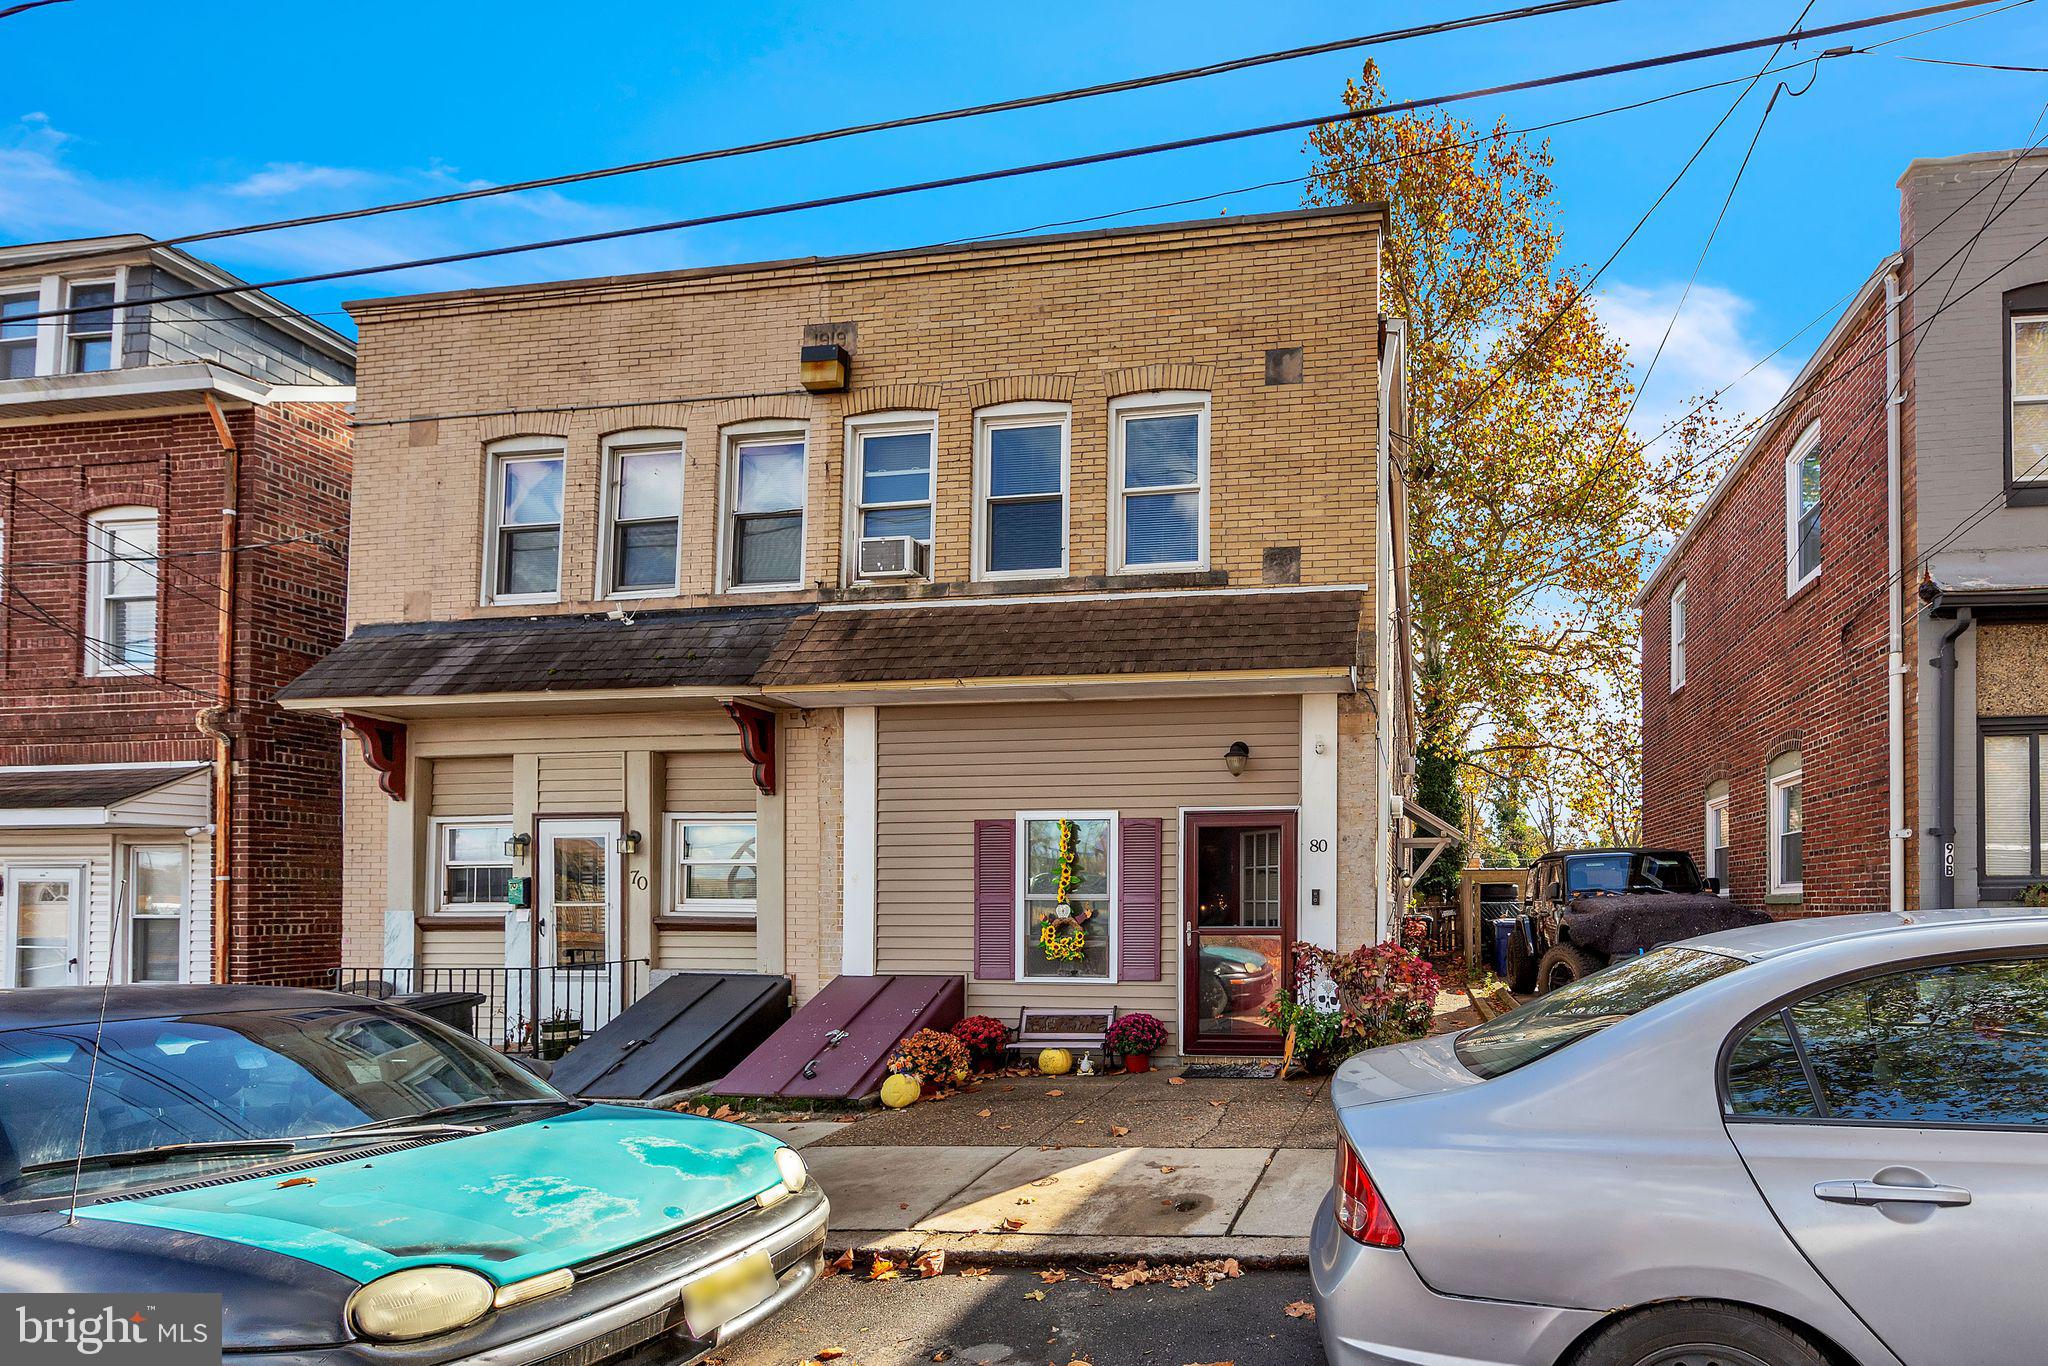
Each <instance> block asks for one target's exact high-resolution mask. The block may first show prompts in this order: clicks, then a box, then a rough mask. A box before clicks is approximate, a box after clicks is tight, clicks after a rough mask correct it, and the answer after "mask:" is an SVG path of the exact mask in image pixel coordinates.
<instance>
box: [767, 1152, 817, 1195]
mask: <svg viewBox="0 0 2048 1366" xmlns="http://www.w3.org/2000/svg"><path fill="white" fill-rule="evenodd" d="M775 1170H776V1171H778V1172H780V1173H781V1174H782V1184H783V1186H784V1188H785V1189H787V1190H788V1191H789V1193H790V1194H791V1195H795V1194H796V1193H797V1192H798V1191H800V1190H802V1189H803V1188H804V1182H805V1181H807V1180H809V1179H810V1177H809V1174H808V1173H807V1172H805V1171H804V1160H803V1159H802V1158H801V1157H798V1156H797V1155H796V1149H794V1148H777V1149H776V1150H775Z"/></svg>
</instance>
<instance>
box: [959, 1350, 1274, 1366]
mask: <svg viewBox="0 0 2048 1366" xmlns="http://www.w3.org/2000/svg"><path fill="white" fill-rule="evenodd" d="M952 1359H953V1354H952V1353H951V1352H949V1351H947V1350H946V1349H945V1348H943V1347H941V1348H939V1350H938V1351H936V1352H933V1353H932V1360H933V1361H951V1360H952ZM1231 1366H1236V1363H1235V1362H1233V1363H1232V1364H1231Z"/></svg>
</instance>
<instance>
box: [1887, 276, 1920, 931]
mask: <svg viewBox="0 0 2048 1366" xmlns="http://www.w3.org/2000/svg"><path fill="white" fill-rule="evenodd" d="M1899 305H1900V299H1899V267H1898V266H1896V265H1894V266H1893V267H1892V268H1891V269H1890V270H1888V271H1886V272H1885V277H1884V357H1885V361H1884V366H1885V391H1886V392H1885V414H1884V418H1885V421H1884V468H1885V481H1884V483H1885V542H1886V566H1885V567H1886V569H1887V570H1888V571H1889V573H1890V575H1891V577H1890V579H1889V580H1887V582H1888V583H1889V584H1890V585H1891V586H1890V587H1889V588H1888V589H1887V590H1886V592H1885V600H1886V601H1885V616H1886V618H1887V620H1886V623H1885V657H1884V670H1885V718H1884V719H1885V753H1886V781H1885V791H1886V801H1885V848H1886V849H1887V851H1888V852H1889V855H1890V868H1889V872H1890V875H1891V876H1890V882H1891V887H1890V892H1891V897H1890V903H1889V904H1890V907H1891V909H1892V911H1893V912H1895V913H1896V912H1902V911H1904V910H1905V909H1906V865H1907V856H1908V852H1909V850H1908V848H1907V844H1906V841H1907V840H1909V839H1911V838H1912V833H1913V832H1912V827H1911V826H1910V825H1908V824H1907V819H1906V655H1905V615H1906V585H1905V574H1904V573H1903V572H1901V564H1902V561H1903V557H1904V529H1903V527H1902V526H1901V515H1902V514H1901V507H1900V505H1901V501H1902V497H1901V492H1900V488H1899V481H1900V478H1901V466H1902V459H1901V454H1900V444H1901V443H1900V419H1901V413H1902V409H1903V407H1904V405H1905V401H1906V395H1905V389H1904V386H1903V385H1902V384H1901V383H1900V379H1901V374H1900V371H1901V364H1900V356H1899Z"/></svg>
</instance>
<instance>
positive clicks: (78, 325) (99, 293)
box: [64, 280, 118, 375]
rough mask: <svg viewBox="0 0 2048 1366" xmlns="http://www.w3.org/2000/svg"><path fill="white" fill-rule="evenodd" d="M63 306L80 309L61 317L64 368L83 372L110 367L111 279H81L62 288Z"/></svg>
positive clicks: (111, 340) (111, 328) (115, 361)
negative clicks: (63, 317) (65, 289)
mask: <svg viewBox="0 0 2048 1366" xmlns="http://www.w3.org/2000/svg"><path fill="white" fill-rule="evenodd" d="M64 297H65V307H66V308H72V309H83V310H85V311H84V312H81V313H71V314H69V315H68V316H67V317H66V318H65V320H64V369H65V372H66V373H68V374H73V375H83V374H88V373H91V372H92V371H95V370H111V369H113V368H114V366H115V364H116V363H117V359H118V358H117V357H116V356H115V354H114V282H113V281H112V280H93V281H90V282H86V281H81V282H78V283H75V284H73V285H71V286H70V288H69V289H68V290H67V291H66V292H65V296H64Z"/></svg>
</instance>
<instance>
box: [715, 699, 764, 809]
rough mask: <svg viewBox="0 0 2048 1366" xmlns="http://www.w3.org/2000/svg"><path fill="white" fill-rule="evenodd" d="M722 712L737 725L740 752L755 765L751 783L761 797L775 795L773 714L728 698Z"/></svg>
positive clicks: (748, 703)
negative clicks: (752, 782)
mask: <svg viewBox="0 0 2048 1366" xmlns="http://www.w3.org/2000/svg"><path fill="white" fill-rule="evenodd" d="M725 714H726V715H727V716H730V717H731V718H732V723H733V724H734V725H735V726H738V727H739V731H740V753H741V754H742V755H744V756H745V757H746V761H747V762H748V763H750V764H752V765H753V766H754V786H755V787H756V788H757V789H759V791H760V793H761V795H762V796H764V797H772V796H774V795H775V713H774V712H772V711H769V710H768V709H766V708H765V707H757V706H755V705H753V704H752V703H751V702H739V701H730V702H727V703H726V704H725Z"/></svg>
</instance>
